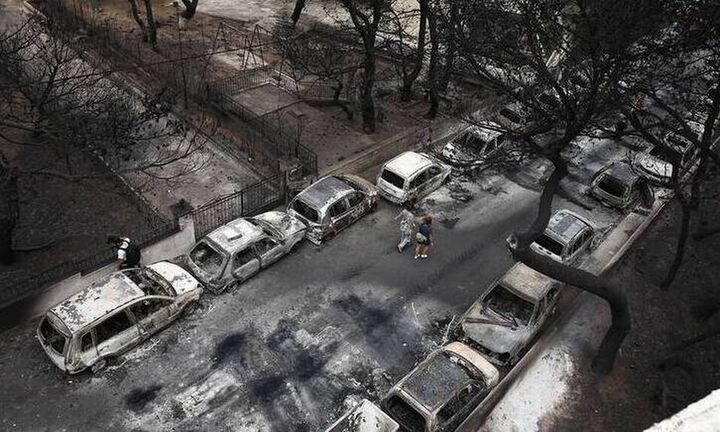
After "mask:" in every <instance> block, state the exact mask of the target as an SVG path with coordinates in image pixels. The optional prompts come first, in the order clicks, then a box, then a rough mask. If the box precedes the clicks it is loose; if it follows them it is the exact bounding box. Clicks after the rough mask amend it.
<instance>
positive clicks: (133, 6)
mask: <svg viewBox="0 0 720 432" xmlns="http://www.w3.org/2000/svg"><path fill="white" fill-rule="evenodd" d="M128 3H130V10H131V11H132V16H133V18H134V19H135V22H136V23H137V25H138V27H140V31H141V32H142V35H143V36H142V37H143V42H147V40H148V39H147V30H146V29H145V23H144V22H143V20H142V18H140V13H139V12H138V6H137V2H136V1H135V0H128Z"/></svg>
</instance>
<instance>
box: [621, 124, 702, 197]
mask: <svg viewBox="0 0 720 432" xmlns="http://www.w3.org/2000/svg"><path fill="white" fill-rule="evenodd" d="M663 141H664V145H663V146H650V147H649V148H648V149H647V150H646V151H644V152H642V153H636V154H635V155H634V157H633V159H632V167H633V170H634V171H635V172H636V173H637V174H638V175H640V176H641V177H643V178H644V179H646V180H648V181H650V182H652V183H654V184H656V185H659V186H669V185H670V182H671V180H672V176H673V171H674V170H675V165H678V166H679V167H680V168H681V169H684V170H687V169H690V168H691V167H692V165H693V163H694V162H695V161H696V160H697V156H698V154H699V149H698V148H697V147H696V146H695V145H693V144H692V143H691V142H690V141H688V139H687V138H685V137H683V136H681V135H678V134H675V133H672V132H671V133H668V134H667V135H666V136H665V139H664V140H663Z"/></svg>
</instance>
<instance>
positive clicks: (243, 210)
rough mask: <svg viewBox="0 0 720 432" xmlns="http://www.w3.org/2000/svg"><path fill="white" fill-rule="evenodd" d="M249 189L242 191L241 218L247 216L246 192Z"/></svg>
mask: <svg viewBox="0 0 720 432" xmlns="http://www.w3.org/2000/svg"><path fill="white" fill-rule="evenodd" d="M246 190H247V189H243V190H241V191H240V216H245V191H246Z"/></svg>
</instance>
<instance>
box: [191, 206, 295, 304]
mask: <svg viewBox="0 0 720 432" xmlns="http://www.w3.org/2000/svg"><path fill="white" fill-rule="evenodd" d="M305 231H306V228H305V225H304V224H303V223H302V222H301V221H300V220H299V219H297V218H296V217H294V216H292V215H290V214H288V213H285V212H279V211H270V212H266V213H262V214H259V215H257V216H254V217H247V218H238V219H235V220H233V221H231V222H229V223H227V224H225V225H223V226H221V227H220V228H217V229H215V230H214V231H212V232H211V233H210V234H208V235H206V236H205V237H203V238H202V239H200V240H199V241H198V242H197V243H196V244H195V245H194V246H193V248H192V249H191V250H190V253H188V254H187V255H183V256H182V257H180V259H179V263H180V264H181V265H183V266H184V267H185V268H187V269H188V270H189V271H190V273H192V274H193V275H194V276H195V277H197V278H198V279H199V280H200V281H201V282H202V283H203V284H204V285H205V286H206V287H207V288H209V289H210V290H211V291H213V292H214V293H219V292H221V291H223V290H225V289H227V288H228V287H230V286H236V285H239V284H240V283H241V282H243V281H245V280H247V279H249V278H250V277H251V276H253V275H255V274H256V273H257V272H259V271H260V270H261V269H264V268H266V267H268V266H270V265H271V264H272V263H274V262H275V261H277V260H279V259H280V258H282V257H283V256H284V255H286V254H287V253H288V252H290V251H291V250H292V249H293V248H294V247H295V246H296V245H297V244H298V243H299V242H300V241H301V240H302V239H303V237H304V236H305Z"/></svg>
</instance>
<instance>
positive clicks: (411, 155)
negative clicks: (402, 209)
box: [377, 151, 450, 204]
mask: <svg viewBox="0 0 720 432" xmlns="http://www.w3.org/2000/svg"><path fill="white" fill-rule="evenodd" d="M448 175H450V167H449V166H447V165H445V164H444V163H442V162H440V161H439V160H438V159H437V158H435V157H433V156H430V155H427V154H425V153H416V152H413V151H407V152H405V153H401V154H400V155H398V156H396V157H395V158H393V159H391V160H390V161H388V162H386V163H385V164H384V165H383V166H382V168H381V169H380V173H379V174H378V177H377V188H378V190H379V191H380V194H381V195H382V196H383V197H384V198H385V199H387V200H388V201H390V202H394V203H396V204H402V203H404V202H406V201H410V200H416V199H419V198H422V197H424V196H425V195H427V194H429V193H430V192H432V191H434V190H435V189H437V188H439V187H440V185H442V183H443V182H444V181H445V179H447V177H448Z"/></svg>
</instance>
